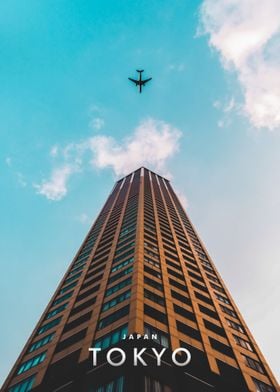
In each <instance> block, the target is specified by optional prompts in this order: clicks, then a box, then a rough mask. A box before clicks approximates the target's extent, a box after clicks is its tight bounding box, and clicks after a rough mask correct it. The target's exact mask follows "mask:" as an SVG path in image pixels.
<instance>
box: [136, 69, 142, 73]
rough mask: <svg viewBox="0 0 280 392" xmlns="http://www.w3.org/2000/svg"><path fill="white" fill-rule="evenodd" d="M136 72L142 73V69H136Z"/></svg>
mask: <svg viewBox="0 0 280 392" xmlns="http://www.w3.org/2000/svg"><path fill="white" fill-rule="evenodd" d="M136 71H137V72H139V73H142V72H144V69H136Z"/></svg>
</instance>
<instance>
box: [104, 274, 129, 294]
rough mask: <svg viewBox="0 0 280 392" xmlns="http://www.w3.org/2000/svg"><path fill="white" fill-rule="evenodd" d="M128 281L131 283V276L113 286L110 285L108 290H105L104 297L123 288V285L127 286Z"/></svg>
mask: <svg viewBox="0 0 280 392" xmlns="http://www.w3.org/2000/svg"><path fill="white" fill-rule="evenodd" d="M130 283H131V277H130V278H127V279H125V280H123V281H122V282H120V283H117V284H116V285H115V286H112V287H110V288H109V289H108V290H106V292H105V297H109V295H111V294H113V293H115V292H116V291H119V290H121V289H123V288H124V287H126V286H128V285H129V284H130Z"/></svg>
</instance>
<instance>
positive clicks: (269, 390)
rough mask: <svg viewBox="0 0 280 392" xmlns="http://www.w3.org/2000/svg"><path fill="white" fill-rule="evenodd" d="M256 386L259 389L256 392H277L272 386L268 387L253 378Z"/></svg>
mask: <svg viewBox="0 0 280 392" xmlns="http://www.w3.org/2000/svg"><path fill="white" fill-rule="evenodd" d="M253 381H254V383H255V386H256V388H257V390H256V392H276V390H275V388H273V387H272V386H271V385H267V384H265V383H264V382H262V381H260V380H257V379H255V378H253Z"/></svg>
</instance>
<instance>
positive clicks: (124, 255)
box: [112, 248, 134, 264]
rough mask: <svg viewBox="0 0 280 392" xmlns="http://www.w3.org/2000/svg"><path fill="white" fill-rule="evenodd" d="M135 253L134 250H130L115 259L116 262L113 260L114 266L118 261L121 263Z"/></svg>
mask: <svg viewBox="0 0 280 392" xmlns="http://www.w3.org/2000/svg"><path fill="white" fill-rule="evenodd" d="M133 253H134V248H132V249H130V250H128V251H127V252H125V253H123V254H121V255H120V256H118V257H115V258H114V260H113V262H112V264H115V263H117V262H118V261H121V260H123V259H125V258H126V257H128V256H130V255H132V254H133Z"/></svg>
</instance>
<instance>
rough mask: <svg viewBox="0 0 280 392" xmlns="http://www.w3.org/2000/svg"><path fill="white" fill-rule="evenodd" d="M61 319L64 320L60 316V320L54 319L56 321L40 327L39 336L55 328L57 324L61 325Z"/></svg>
mask: <svg viewBox="0 0 280 392" xmlns="http://www.w3.org/2000/svg"><path fill="white" fill-rule="evenodd" d="M61 319H62V317H61V316H60V317H58V318H56V319H54V320H52V321H50V322H48V323H47V324H45V325H43V326H42V327H40V328H39V329H38V332H37V335H40V334H42V333H44V332H46V331H48V330H49V329H51V328H53V327H55V326H56V325H57V324H59V323H60V320H61Z"/></svg>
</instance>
